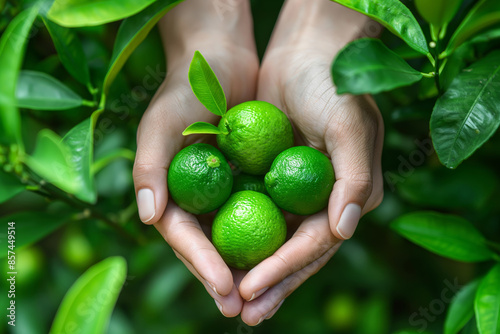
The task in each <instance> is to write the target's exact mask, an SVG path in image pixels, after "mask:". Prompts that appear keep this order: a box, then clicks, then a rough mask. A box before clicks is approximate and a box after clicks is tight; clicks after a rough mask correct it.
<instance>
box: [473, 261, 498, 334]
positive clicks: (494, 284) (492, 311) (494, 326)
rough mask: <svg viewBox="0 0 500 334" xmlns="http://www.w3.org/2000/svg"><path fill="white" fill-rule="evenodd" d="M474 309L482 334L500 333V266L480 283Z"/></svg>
mask: <svg viewBox="0 0 500 334" xmlns="http://www.w3.org/2000/svg"><path fill="white" fill-rule="evenodd" d="M474 309H475V311H476V319H477V328H478V329H479V333H480V334H490V333H500V264H497V265H496V266H494V267H493V268H492V269H491V270H490V271H489V272H488V274H486V276H485V277H484V278H483V279H482V280H481V282H480V283H479V287H478V288H477V293H476V299H475V300H474Z"/></svg>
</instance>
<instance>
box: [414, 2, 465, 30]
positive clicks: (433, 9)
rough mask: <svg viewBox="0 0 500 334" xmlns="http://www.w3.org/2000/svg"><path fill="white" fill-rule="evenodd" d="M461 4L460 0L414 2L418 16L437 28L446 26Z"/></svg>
mask: <svg viewBox="0 0 500 334" xmlns="http://www.w3.org/2000/svg"><path fill="white" fill-rule="evenodd" d="M461 4H462V0H415V6H416V7H417V10H418V12H419V13H420V15H422V17H423V18H424V19H425V20H426V21H427V22H429V23H430V24H432V25H434V26H435V27H437V28H440V27H442V26H443V25H445V24H448V22H450V21H451V19H452V18H453V17H454V16H455V14H456V13H457V11H458V9H459V8H460V5H461Z"/></svg>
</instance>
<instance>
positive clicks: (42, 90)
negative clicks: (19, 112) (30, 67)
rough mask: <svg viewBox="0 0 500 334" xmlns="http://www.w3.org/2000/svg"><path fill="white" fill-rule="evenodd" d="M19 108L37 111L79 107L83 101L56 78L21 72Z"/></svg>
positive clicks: (18, 94)
mask: <svg viewBox="0 0 500 334" xmlns="http://www.w3.org/2000/svg"><path fill="white" fill-rule="evenodd" d="M16 98H17V106H18V107H21V108H29V109H35V110H63V109H70V108H75V107H79V106H81V105H82V104H83V99H82V98H81V97H80V96H78V94H76V93H75V92H73V91H72V90H71V89H70V88H68V87H67V86H66V85H65V84H63V83H62V82H60V81H59V80H57V79H56V78H54V77H52V76H50V75H48V74H45V73H42V72H36V71H27V70H24V71H21V73H20V75H19V79H18V82H17V89H16Z"/></svg>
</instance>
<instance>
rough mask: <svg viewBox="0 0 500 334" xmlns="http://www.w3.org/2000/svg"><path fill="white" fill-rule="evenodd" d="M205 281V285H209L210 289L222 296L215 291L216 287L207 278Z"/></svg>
mask: <svg viewBox="0 0 500 334" xmlns="http://www.w3.org/2000/svg"><path fill="white" fill-rule="evenodd" d="M205 282H206V283H207V285H208V286H209V287H210V289H212V290H213V291H214V292H215V294H216V295H217V296H219V297H222V296H221V295H220V294H219V293H218V292H217V289H216V288H215V285H213V284H210V283H209V282H208V281H207V280H205Z"/></svg>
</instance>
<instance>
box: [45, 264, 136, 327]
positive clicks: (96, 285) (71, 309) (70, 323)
mask: <svg viewBox="0 0 500 334" xmlns="http://www.w3.org/2000/svg"><path fill="white" fill-rule="evenodd" d="M126 274H127V264H126V262H125V260H124V259H123V258H122V257H110V258H107V259H106V260H103V261H101V262H99V263H98V264H96V265H94V266H92V267H90V268H89V269H88V270H87V271H86V272H84V273H83V275H82V276H80V277H79V278H78V280H77V281H76V282H75V283H74V284H73V285H72V286H71V288H70V289H69V291H68V292H67V293H66V296H64V299H63V301H62V303H61V305H60V306H59V310H58V311H57V314H56V317H55V319H54V323H53V324H52V328H51V329H50V333H51V334H56V333H65V332H67V330H68V328H75V326H78V329H79V331H80V332H81V333H93V334H103V333H105V332H106V327H107V324H108V322H109V319H110V317H111V313H112V312H113V308H114V305H115V303H116V300H117V299H118V295H119V293H120V290H121V287H122V285H123V283H124V282H125V278H126Z"/></svg>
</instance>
